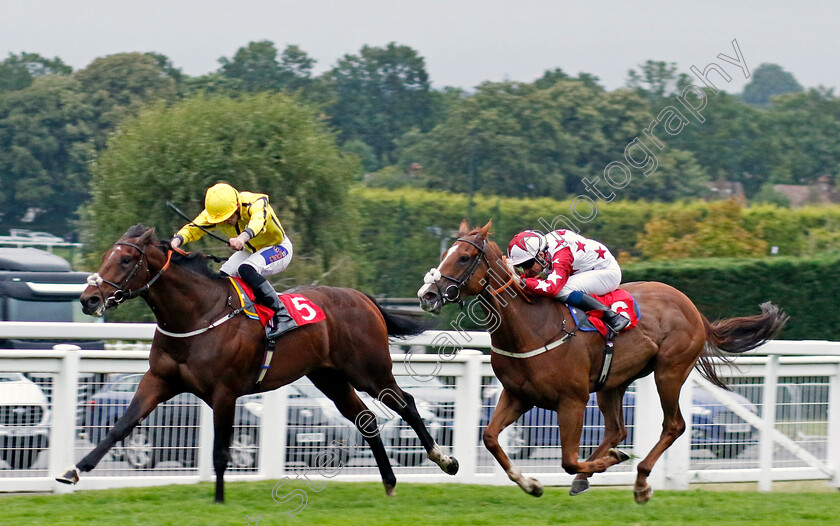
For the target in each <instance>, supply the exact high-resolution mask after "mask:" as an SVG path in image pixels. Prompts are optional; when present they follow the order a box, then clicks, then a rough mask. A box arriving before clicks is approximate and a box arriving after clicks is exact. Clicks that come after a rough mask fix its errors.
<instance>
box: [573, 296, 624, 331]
mask: <svg viewBox="0 0 840 526" xmlns="http://www.w3.org/2000/svg"><path fill="white" fill-rule="evenodd" d="M569 299H572V298H571V296H570V298H569ZM566 304H567V305H572V304H571V303H570V302H569V301H566ZM572 307H577V308H579V309H583V310H584V311H585V312H589V311H593V310H598V311H601V313H602V314H601V317H602V318H603V320H604V323H605V324H606V325H607V327H609V328H610V329H612V331H613V332H614V333H615V334H618V333H619V332H621V331H622V330H623V329H624V328H626V327H627V326H628V325H630V319H629V318H628V317H626V316H622V315H621V314H619V313H617V312H615V311H614V310H612V309H611V308H609V307H607V306H606V305H604V304H603V303H601V302H600V301H598V300H596V299H595V298H593V297H592V296H590V295H589V294H581V297H580V300H579V301H577V302H576V304H574V305H572Z"/></svg>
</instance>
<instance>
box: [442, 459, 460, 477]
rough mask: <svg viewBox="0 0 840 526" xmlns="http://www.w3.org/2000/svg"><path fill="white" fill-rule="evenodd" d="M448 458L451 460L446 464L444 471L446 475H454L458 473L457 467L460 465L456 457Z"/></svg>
mask: <svg viewBox="0 0 840 526" xmlns="http://www.w3.org/2000/svg"><path fill="white" fill-rule="evenodd" d="M450 458H451V459H452V461H451V462H450V463H449V464H448V465H447V466H446V469H445V470H444V471H445V472H446V474H447V475H455V474H456V473H458V468H459V467H460V466H459V465H458V459H457V458H455V457H450Z"/></svg>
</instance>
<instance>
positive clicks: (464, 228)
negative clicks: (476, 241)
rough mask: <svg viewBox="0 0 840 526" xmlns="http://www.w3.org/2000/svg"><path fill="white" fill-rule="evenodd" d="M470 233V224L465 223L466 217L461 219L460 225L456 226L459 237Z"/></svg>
mask: <svg viewBox="0 0 840 526" xmlns="http://www.w3.org/2000/svg"><path fill="white" fill-rule="evenodd" d="M469 233H470V224H469V223H467V220H466V219H462V220H461V226H460V227H458V235H459V236H460V237H464V236H466V235H467V234H469Z"/></svg>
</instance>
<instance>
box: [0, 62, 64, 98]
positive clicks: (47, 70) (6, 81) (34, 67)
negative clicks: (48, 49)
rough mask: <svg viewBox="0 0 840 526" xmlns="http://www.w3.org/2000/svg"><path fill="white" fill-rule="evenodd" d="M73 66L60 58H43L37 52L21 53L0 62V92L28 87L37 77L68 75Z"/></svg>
mask: <svg viewBox="0 0 840 526" xmlns="http://www.w3.org/2000/svg"><path fill="white" fill-rule="evenodd" d="M72 71H73V68H71V67H70V66H68V65H66V64H65V63H64V62H62V61H61V59H60V58H58V57H54V58H51V59H50V58H45V57H42V56H41V55H39V54H38V53H21V54H20V55H15V54H12V53H9V56H8V57H7V58H6V59H5V60H4V61H3V62H0V93H2V92H4V91H16V90H20V89H24V88H28V87H29V86H31V85H32V83H33V82H34V81H35V79H37V78H41V77H46V76H48V75H69V74H70V73H71V72H72Z"/></svg>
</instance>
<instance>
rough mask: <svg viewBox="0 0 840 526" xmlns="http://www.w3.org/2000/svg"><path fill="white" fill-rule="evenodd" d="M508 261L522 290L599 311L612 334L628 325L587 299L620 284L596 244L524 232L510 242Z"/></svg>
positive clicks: (614, 265) (560, 233) (567, 233)
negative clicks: (519, 274) (518, 270)
mask: <svg viewBox="0 0 840 526" xmlns="http://www.w3.org/2000/svg"><path fill="white" fill-rule="evenodd" d="M508 260H509V261H510V263H511V264H512V265H513V266H514V267H520V268H521V269H522V271H523V274H522V278H523V282H524V285H525V288H526V290H529V291H532V292H533V293H535V294H539V295H542V296H550V297H553V298H557V299H559V300H560V301H562V302H564V303H566V304H567V305H571V306H573V307H578V308H580V309H583V310H585V311H592V310H598V311H602V313H603V319H604V321H605V322H606V323H607V325H608V326H609V327H610V328H611V329H613V331H614V332H615V333H618V332H619V331H620V330H622V329H624V328H625V327H626V326H627V324H628V323H629V320H628V319H627V318H626V317H624V316H621V315H619V314H617V313H616V312H615V311H613V310H612V309H610V308H608V307H607V306H605V305H604V304H602V303H601V302H599V301H597V300H596V299H595V298H593V297H592V296H590V295H591V294H595V295H599V296H600V295H604V294H608V293H610V292H612V291H614V290H615V289H617V288H618V286H619V284H620V283H621V268H620V267H619V265H618V262H617V261H616V260H615V258H614V257H613V255H612V254H611V253H610V251H609V250H608V249H607V247H605V246H604V245H603V244H601V243H599V242H598V241H595V240H593V239H589V238H586V237H583V236H581V235H580V234H577V233H575V232H573V231H571V230H555V231H553V232H550V233H548V234H545V235H543V234H542V233H540V232H536V231H533V230H526V231H524V232H520V233H519V234H517V235H515V236H514V237H513V239H512V240H511V242H510V245H509V246H508ZM541 274H543V275H544V276H545V277H544V278H543V277H540V275H541Z"/></svg>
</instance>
